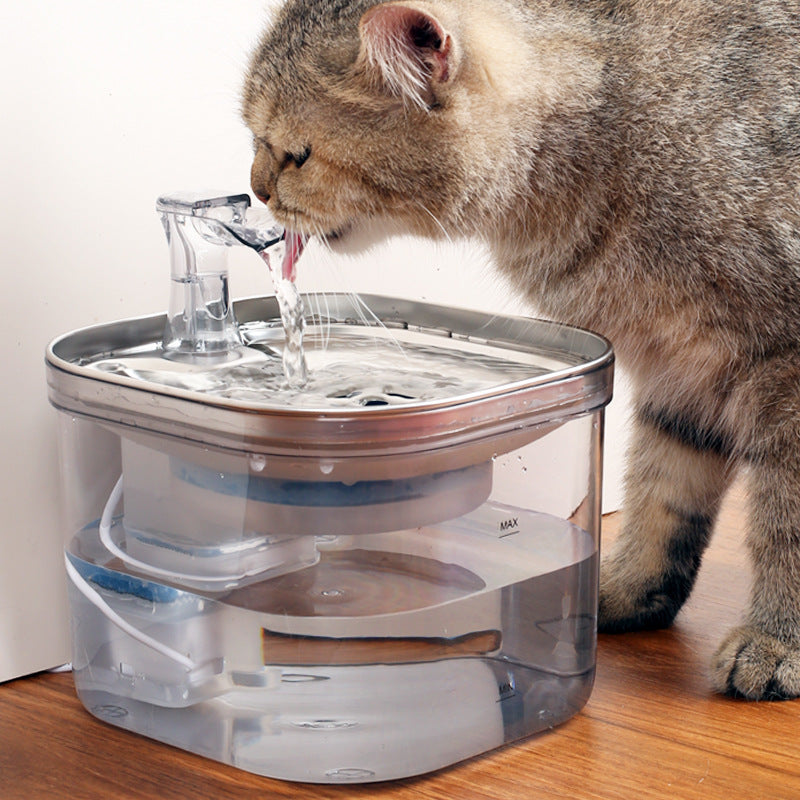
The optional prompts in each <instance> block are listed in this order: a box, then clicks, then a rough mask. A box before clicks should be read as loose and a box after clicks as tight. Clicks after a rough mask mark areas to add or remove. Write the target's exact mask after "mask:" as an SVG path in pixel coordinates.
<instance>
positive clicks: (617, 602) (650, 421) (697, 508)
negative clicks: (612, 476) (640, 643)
mask: <svg viewBox="0 0 800 800" xmlns="http://www.w3.org/2000/svg"><path fill="white" fill-rule="evenodd" d="M729 455H730V454H729V452H728V447H727V444H726V442H725V441H724V440H723V439H722V438H720V437H719V436H716V435H714V434H712V433H711V432H709V431H707V430H703V429H702V428H700V427H699V426H696V425H693V424H692V423H691V422H690V421H689V420H688V419H686V418H683V417H681V416H680V415H674V414H670V413H667V412H663V411H660V410H656V409H654V408H653V407H652V406H649V405H641V406H639V408H638V410H637V412H636V418H635V422H634V430H633V440H632V444H631V448H630V452H629V454H628V462H627V473H626V494H625V505H624V510H623V515H624V516H623V526H622V530H621V532H620V535H619V536H618V538H617V540H616V541H615V542H614V544H613V547H612V548H611V551H610V552H609V554H608V555H607V556H606V557H604V559H603V562H602V565H601V569H600V611H599V629H600V630H601V631H602V632H606V633H620V632H624V631H631V630H644V629H654V628H663V627H666V626H668V625H670V624H671V623H672V621H673V619H674V618H675V615H676V614H677V613H678V611H679V610H680V608H681V606H682V605H683V603H684V602H685V600H686V598H687V597H688V596H689V593H690V592H691V590H692V587H693V586H694V581H695V577H696V575H697V570H698V568H699V566H700V561H701V559H702V556H703V553H704V551H705V549H706V546H707V545H708V542H709V538H710V535H711V530H712V527H713V525H714V521H715V519H716V516H717V512H718V510H719V506H720V501H721V498H722V495H723V494H724V492H725V490H726V489H727V487H728V485H729V484H730V480H731V474H732V468H731V461H730V458H729Z"/></svg>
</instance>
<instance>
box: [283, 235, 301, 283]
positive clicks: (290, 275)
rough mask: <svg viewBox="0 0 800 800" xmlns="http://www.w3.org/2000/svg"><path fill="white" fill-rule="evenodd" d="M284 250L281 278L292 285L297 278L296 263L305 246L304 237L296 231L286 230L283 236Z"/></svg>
mask: <svg viewBox="0 0 800 800" xmlns="http://www.w3.org/2000/svg"><path fill="white" fill-rule="evenodd" d="M284 245H285V248H286V249H285V250H284V251H283V262H282V263H281V277H282V278H283V279H284V280H286V281H291V282H292V283H294V281H295V279H296V278H297V262H298V261H299V260H300V256H301V255H302V254H303V248H304V247H305V246H306V237H305V236H303V235H302V234H300V233H297V232H296V231H289V230H287V231H286V233H285V235H284Z"/></svg>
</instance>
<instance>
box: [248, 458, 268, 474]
mask: <svg viewBox="0 0 800 800" xmlns="http://www.w3.org/2000/svg"><path fill="white" fill-rule="evenodd" d="M266 466H267V457H266V456H262V455H259V454H253V455H251V456H250V469H251V470H253V472H263V471H264V467H266Z"/></svg>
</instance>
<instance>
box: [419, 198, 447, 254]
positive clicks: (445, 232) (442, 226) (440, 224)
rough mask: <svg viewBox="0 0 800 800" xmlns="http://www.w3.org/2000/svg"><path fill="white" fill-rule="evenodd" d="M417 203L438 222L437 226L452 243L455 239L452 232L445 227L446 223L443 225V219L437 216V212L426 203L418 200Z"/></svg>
mask: <svg viewBox="0 0 800 800" xmlns="http://www.w3.org/2000/svg"><path fill="white" fill-rule="evenodd" d="M416 204H417V205H418V206H419V207H420V208H421V209H422V210H423V211H424V212H425V213H426V214H427V215H428V216H429V217H430V218H431V219H432V220H433V221H434V222H435V223H436V227H437V228H439V230H440V231H441V232H442V235H443V236H444V238H445V239H446V240H447V242H448V243H450V244H452V243H453V240H452V238H451V236H450V234H449V233H448V232H447V229H446V228H445V227H444V225H442V223H441V221H440V220H439V218H438V217H437V216H436V214H434V213H433V212H432V211H431V210H430V209H429V208H428V207H427V206H426V205H425V204H424V203H421V202H419V201H417V203H416Z"/></svg>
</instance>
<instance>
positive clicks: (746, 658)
mask: <svg viewBox="0 0 800 800" xmlns="http://www.w3.org/2000/svg"><path fill="white" fill-rule="evenodd" d="M711 666H712V678H713V681H714V686H715V688H716V689H717V690H718V691H719V692H721V693H722V694H730V695H733V696H734V697H744V698H747V699H748V700H789V699H791V698H794V697H800V648H793V647H789V646H788V645H786V644H784V643H783V642H781V641H780V640H778V639H776V638H775V637H774V636H770V635H769V634H768V633H765V632H764V631H762V630H759V629H758V628H755V627H752V626H742V627H740V628H734V629H733V630H732V631H731V632H730V633H729V634H728V636H727V637H726V638H725V640H724V641H723V642H722V644H721V645H720V646H719V649H718V650H717V652H716V654H715V656H714V659H713V661H712V665H711Z"/></svg>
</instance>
